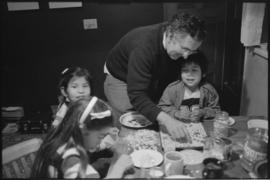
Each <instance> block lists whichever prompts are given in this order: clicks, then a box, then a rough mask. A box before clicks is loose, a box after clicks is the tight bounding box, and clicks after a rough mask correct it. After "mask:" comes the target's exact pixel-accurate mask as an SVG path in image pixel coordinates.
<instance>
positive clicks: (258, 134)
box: [242, 119, 268, 170]
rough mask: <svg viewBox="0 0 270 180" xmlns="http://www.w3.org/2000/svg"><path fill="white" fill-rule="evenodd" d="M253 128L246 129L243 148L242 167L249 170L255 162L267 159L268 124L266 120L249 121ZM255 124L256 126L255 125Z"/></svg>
mask: <svg viewBox="0 0 270 180" xmlns="http://www.w3.org/2000/svg"><path fill="white" fill-rule="evenodd" d="M250 122H254V126H253V125H252V126H250V127H249V128H248V133H247V136H246V140H245V143H244V147H243V157H242V165H243V167H244V168H245V169H247V170H251V169H253V167H254V164H256V162H258V161H261V160H264V159H266V158H267V145H268V122H267V121H266V120H259V119H258V120H251V121H249V124H251V123H250ZM255 123H256V124H255Z"/></svg>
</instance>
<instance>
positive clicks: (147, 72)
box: [106, 23, 180, 122]
mask: <svg viewBox="0 0 270 180" xmlns="http://www.w3.org/2000/svg"><path fill="white" fill-rule="evenodd" d="M164 25H165V23H161V24H155V25H150V26H145V27H139V28H136V29H134V30H132V31H130V32H129V33H127V34H126V35H125V36H123V37H122V38H121V39H120V41H119V42H118V43H117V44H116V45H115V46H114V48H113V49H112V50H111V51H110V53H109V56H108V58H107V61H106V66H107V69H108V71H109V72H110V73H111V74H112V76H114V77H115V78H117V79H119V80H122V81H124V82H126V83H127V91H128V96H129V99H130V102H131V104H132V105H133V106H134V108H135V109H136V110H137V111H139V112H140V113H142V114H143V115H145V116H146V117H147V118H148V119H150V120H151V121H153V122H154V121H155V120H156V118H157V115H158V114H159V113H160V111H161V109H160V108H158V107H157V106H156V104H157V102H158V101H159V99H160V97H161V95H162V93H163V90H164V89H165V88H166V86H167V85H168V84H169V83H171V82H173V81H175V80H177V79H178V77H179V73H180V69H179V68H180V66H179V63H180V61H179V60H177V61H175V60H172V59H170V57H169V56H168V55H167V52H166V50H165V49H164V47H163V44H162V40H163V33H164V29H165V28H164Z"/></svg>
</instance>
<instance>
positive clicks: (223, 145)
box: [203, 137, 232, 161]
mask: <svg viewBox="0 0 270 180" xmlns="http://www.w3.org/2000/svg"><path fill="white" fill-rule="evenodd" d="M231 144H232V141H231V140H230V139H228V138H216V137H207V138H206V139H205V144H204V148H203V153H204V157H205V158H209V157H213V158H217V159H220V160H226V161H227V160H229V158H230V149H231Z"/></svg>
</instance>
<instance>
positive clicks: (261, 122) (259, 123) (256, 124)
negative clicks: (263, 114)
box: [247, 119, 268, 129]
mask: <svg viewBox="0 0 270 180" xmlns="http://www.w3.org/2000/svg"><path fill="white" fill-rule="evenodd" d="M247 126H248V129H251V128H261V129H268V121H267V120H265V119H250V120H249V121H248V122H247Z"/></svg>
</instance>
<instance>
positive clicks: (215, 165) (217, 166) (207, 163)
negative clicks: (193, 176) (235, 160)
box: [202, 158, 224, 179]
mask: <svg viewBox="0 0 270 180" xmlns="http://www.w3.org/2000/svg"><path fill="white" fill-rule="evenodd" d="M203 165H204V169H203V171H202V177H203V178H204V179H213V178H214V179H218V178H222V176H223V168H224V165H223V163H222V162H221V160H219V159H216V158H206V159H204V160H203Z"/></svg>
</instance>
